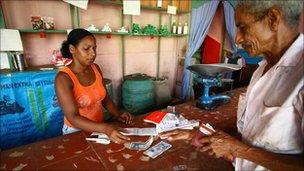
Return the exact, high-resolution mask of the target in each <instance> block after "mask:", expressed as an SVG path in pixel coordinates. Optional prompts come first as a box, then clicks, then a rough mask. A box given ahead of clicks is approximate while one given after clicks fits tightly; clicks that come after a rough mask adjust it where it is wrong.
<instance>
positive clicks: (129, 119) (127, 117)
mask: <svg viewBox="0 0 304 171" xmlns="http://www.w3.org/2000/svg"><path fill="white" fill-rule="evenodd" d="M118 120H119V121H120V122H122V123H125V124H128V125H130V124H133V121H134V116H133V115H131V114H130V113H129V112H124V113H123V114H121V115H120V116H119V118H118Z"/></svg>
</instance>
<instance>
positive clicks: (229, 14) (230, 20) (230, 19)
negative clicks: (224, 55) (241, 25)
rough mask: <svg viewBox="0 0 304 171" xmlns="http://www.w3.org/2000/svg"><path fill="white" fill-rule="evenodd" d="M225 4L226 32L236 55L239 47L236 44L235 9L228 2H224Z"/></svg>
mask: <svg viewBox="0 0 304 171" xmlns="http://www.w3.org/2000/svg"><path fill="white" fill-rule="evenodd" d="M222 2H223V4H224V14H225V25H226V31H227V34H228V37H229V40H230V44H231V48H232V50H233V52H234V53H235V52H236V51H237V47H236V44H235V36H236V26H235V21H234V9H233V7H232V6H231V4H230V3H229V2H228V1H222Z"/></svg>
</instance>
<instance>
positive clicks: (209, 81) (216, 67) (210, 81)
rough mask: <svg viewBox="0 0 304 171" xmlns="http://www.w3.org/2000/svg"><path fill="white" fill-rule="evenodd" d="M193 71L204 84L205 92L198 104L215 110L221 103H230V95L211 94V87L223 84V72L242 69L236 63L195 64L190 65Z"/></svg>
mask: <svg viewBox="0 0 304 171" xmlns="http://www.w3.org/2000/svg"><path fill="white" fill-rule="evenodd" d="M187 69H189V70H190V71H191V72H192V73H194V74H196V75H197V76H198V78H197V81H198V82H199V83H201V84H203V85H204V93H203V95H202V96H201V97H200V98H199V99H198V101H197V104H196V106H197V107H199V108H202V109H206V110H213V109H215V108H216V107H217V106H219V105H221V104H225V103H228V102H229V101H230V97H229V96H227V95H209V89H210V87H213V86H218V87H219V86H222V80H221V77H222V75H223V73H226V72H232V71H236V70H239V69H241V66H239V65H236V64H224V63H217V64H195V65H191V66H188V67H187Z"/></svg>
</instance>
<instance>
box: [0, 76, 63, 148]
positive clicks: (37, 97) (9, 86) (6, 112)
mask: <svg viewBox="0 0 304 171" xmlns="http://www.w3.org/2000/svg"><path fill="white" fill-rule="evenodd" d="M56 73H57V71H56V70H53V71H39V72H15V73H10V74H0V80H1V81H0V137H1V138H0V148H1V149H7V148H12V147H15V146H19V145H23V144H28V143H31V142H35V141H38V140H42V139H46V138H49V137H54V136H58V135H61V134H62V131H61V129H62V125H63V112H62V110H61V108H60V107H59V104H58V101H57V97H56V94H55V89H54V79H55V76H56Z"/></svg>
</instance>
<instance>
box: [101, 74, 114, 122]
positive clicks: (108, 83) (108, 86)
mask: <svg viewBox="0 0 304 171" xmlns="http://www.w3.org/2000/svg"><path fill="white" fill-rule="evenodd" d="M103 80H104V82H105V85H106V90H107V93H108V95H109V97H110V99H111V100H113V85H112V81H111V80H110V79H107V78H104V79H103ZM103 115H104V120H105V121H107V120H110V119H111V115H110V113H109V112H108V111H107V110H106V109H105V108H103Z"/></svg>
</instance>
